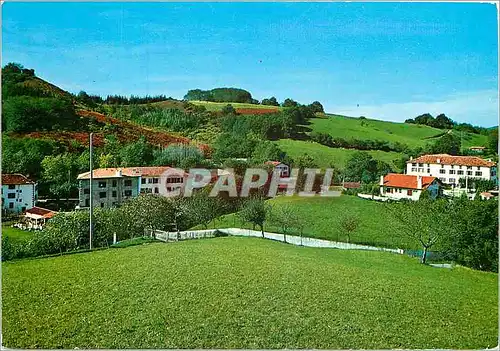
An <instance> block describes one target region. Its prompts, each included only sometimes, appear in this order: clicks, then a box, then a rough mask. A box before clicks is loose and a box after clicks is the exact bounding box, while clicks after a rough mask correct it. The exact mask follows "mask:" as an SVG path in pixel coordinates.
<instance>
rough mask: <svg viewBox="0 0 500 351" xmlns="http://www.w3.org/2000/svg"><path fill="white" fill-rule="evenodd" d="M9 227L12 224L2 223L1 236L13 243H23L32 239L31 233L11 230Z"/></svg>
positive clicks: (15, 229) (16, 229)
mask: <svg viewBox="0 0 500 351" xmlns="http://www.w3.org/2000/svg"><path fill="white" fill-rule="evenodd" d="M11 225H12V223H2V236H4V237H8V238H9V239H12V240H15V241H24V240H28V239H30V238H31V237H32V235H33V232H29V231H27V230H21V229H18V228H12V227H11Z"/></svg>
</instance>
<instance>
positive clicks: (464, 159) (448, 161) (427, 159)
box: [406, 154, 496, 167]
mask: <svg viewBox="0 0 500 351" xmlns="http://www.w3.org/2000/svg"><path fill="white" fill-rule="evenodd" d="M406 163H433V164H437V163H438V164H443V165H457V166H483V167H493V166H495V165H496V163H495V162H491V161H487V160H485V159H482V158H481V157H477V156H452V155H448V154H436V155H423V156H420V157H418V158H414V159H411V160H408V161H406Z"/></svg>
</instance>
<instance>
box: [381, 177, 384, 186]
mask: <svg viewBox="0 0 500 351" xmlns="http://www.w3.org/2000/svg"><path fill="white" fill-rule="evenodd" d="M380 185H384V176H383V175H381V176H380Z"/></svg>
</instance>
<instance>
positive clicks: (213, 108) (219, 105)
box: [189, 101, 280, 111]
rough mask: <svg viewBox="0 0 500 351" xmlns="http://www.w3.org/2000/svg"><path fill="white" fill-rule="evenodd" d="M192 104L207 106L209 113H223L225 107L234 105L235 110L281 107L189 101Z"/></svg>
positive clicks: (274, 107) (274, 108)
mask: <svg viewBox="0 0 500 351" xmlns="http://www.w3.org/2000/svg"><path fill="white" fill-rule="evenodd" d="M189 102H190V103H192V104H194V105H198V106H205V108H206V109H207V110H208V111H221V110H222V109H223V108H224V107H225V106H227V105H232V106H233V107H234V108H235V109H240V108H241V109H264V110H276V111H278V110H279V109H280V107H279V106H268V105H256V104H244V103H239V102H211V101H189Z"/></svg>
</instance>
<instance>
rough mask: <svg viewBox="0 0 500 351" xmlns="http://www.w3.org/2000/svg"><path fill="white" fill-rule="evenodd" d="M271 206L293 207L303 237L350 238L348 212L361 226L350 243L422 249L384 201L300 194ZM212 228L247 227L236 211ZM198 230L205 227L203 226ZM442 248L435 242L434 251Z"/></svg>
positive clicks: (279, 199) (269, 226) (291, 231)
mask: <svg viewBox="0 0 500 351" xmlns="http://www.w3.org/2000/svg"><path fill="white" fill-rule="evenodd" d="M268 203H269V204H270V205H272V206H276V207H279V206H282V205H288V206H291V207H292V208H293V209H294V210H295V211H296V213H297V215H298V216H299V217H300V218H302V219H303V221H304V223H305V224H306V226H305V228H304V232H303V234H304V236H308V237H313V238H319V239H327V240H333V241H344V242H346V241H347V239H348V238H347V236H346V235H345V234H344V233H343V232H342V230H341V229H340V223H341V220H342V218H343V217H344V216H345V215H346V214H351V215H355V216H356V217H357V218H359V226H358V228H357V229H356V231H355V232H354V233H353V234H352V235H351V242H352V243H356V244H367V245H374V246H379V247H387V248H401V249H421V247H420V246H419V245H418V243H417V242H415V241H414V240H412V239H410V238H408V237H407V236H405V235H403V234H402V233H400V231H399V230H398V222H397V221H396V219H395V218H393V216H392V215H391V214H390V213H389V212H388V210H387V209H386V207H385V204H383V203H380V202H375V201H370V200H365V199H361V198H358V197H356V196H349V195H342V196H340V197H320V196H315V197H310V198H307V197H299V196H278V197H276V198H274V199H271V200H269V201H268ZM208 227H209V228H214V227H216V228H234V227H237V228H248V229H252V227H253V226H252V225H251V224H249V223H243V222H242V221H241V220H240V219H239V217H238V216H237V215H236V214H229V215H226V216H224V217H222V218H221V219H220V220H217V221H215V223H214V222H212V223H210V224H209V226H208ZM195 228H196V229H203V228H201V226H198V227H195ZM264 230H266V231H270V232H274V233H281V232H282V228H281V227H279V226H276V225H274V224H273V223H272V222H268V223H266V224H265V225H264ZM288 234H294V235H299V234H300V233H299V231H298V230H297V229H294V228H290V229H289V231H288ZM437 248H439V244H436V245H435V246H434V247H433V249H432V250H436V249H437Z"/></svg>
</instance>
